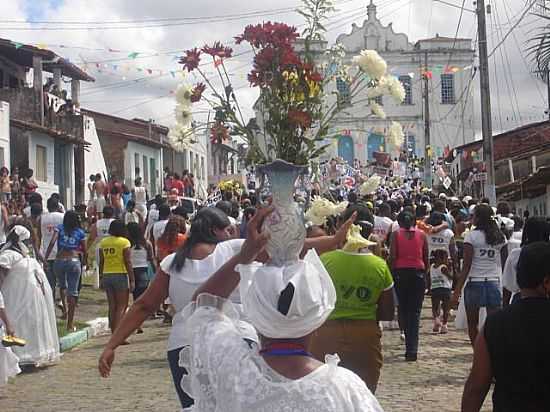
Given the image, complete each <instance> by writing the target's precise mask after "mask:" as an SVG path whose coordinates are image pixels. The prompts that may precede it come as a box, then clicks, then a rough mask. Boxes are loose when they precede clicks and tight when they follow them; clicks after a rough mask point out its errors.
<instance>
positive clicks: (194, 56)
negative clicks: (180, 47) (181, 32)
mask: <svg viewBox="0 0 550 412" xmlns="http://www.w3.org/2000/svg"><path fill="white" fill-rule="evenodd" d="M200 61H201V51H200V50H198V49H197V48H196V47H195V48H194V49H191V50H187V51H186V52H185V56H183V57H182V58H181V59H180V64H183V68H184V69H187V71H188V72H192V71H193V70H195V69H196V68H197V67H199V63H200Z"/></svg>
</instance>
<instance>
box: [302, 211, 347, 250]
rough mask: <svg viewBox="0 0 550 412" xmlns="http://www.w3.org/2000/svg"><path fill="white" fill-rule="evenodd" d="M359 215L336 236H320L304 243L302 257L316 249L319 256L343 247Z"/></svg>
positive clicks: (308, 239) (341, 227) (338, 231)
mask: <svg viewBox="0 0 550 412" xmlns="http://www.w3.org/2000/svg"><path fill="white" fill-rule="evenodd" d="M356 217H357V213H354V214H353V215H352V216H351V217H350V218H349V219H348V220H347V221H346V222H344V224H343V225H342V226H340V228H339V229H338V230H337V231H336V233H335V234H334V236H320V237H315V238H307V239H306V240H305V241H304V249H303V250H302V256H305V254H306V252H307V251H308V250H310V249H315V250H316V252H317V254H318V255H322V254H323V253H326V252H330V251H331V250H334V249H336V248H338V247H339V246H340V245H343V244H344V243H345V242H346V238H347V236H348V231H349V228H350V227H351V225H352V224H353V222H355V218H356Z"/></svg>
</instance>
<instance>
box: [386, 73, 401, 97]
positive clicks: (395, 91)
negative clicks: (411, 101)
mask: <svg viewBox="0 0 550 412" xmlns="http://www.w3.org/2000/svg"><path fill="white" fill-rule="evenodd" d="M383 80H384V86H385V87H386V89H387V90H388V92H389V94H390V96H391V97H393V98H394V99H395V101H396V102H397V103H402V102H403V100H405V88H404V87H403V84H402V83H401V82H400V81H399V79H398V78H397V77H394V76H391V75H390V76H384V77H383Z"/></svg>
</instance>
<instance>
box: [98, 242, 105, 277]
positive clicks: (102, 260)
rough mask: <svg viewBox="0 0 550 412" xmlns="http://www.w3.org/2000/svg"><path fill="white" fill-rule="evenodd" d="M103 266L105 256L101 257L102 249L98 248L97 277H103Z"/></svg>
mask: <svg viewBox="0 0 550 412" xmlns="http://www.w3.org/2000/svg"><path fill="white" fill-rule="evenodd" d="M104 265H105V256H104V255H103V249H101V248H99V262H98V267H99V276H100V277H101V276H103V266H104Z"/></svg>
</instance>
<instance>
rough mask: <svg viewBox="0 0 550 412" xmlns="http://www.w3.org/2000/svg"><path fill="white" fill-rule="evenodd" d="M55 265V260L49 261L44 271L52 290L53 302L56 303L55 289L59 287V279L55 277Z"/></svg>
mask: <svg viewBox="0 0 550 412" xmlns="http://www.w3.org/2000/svg"><path fill="white" fill-rule="evenodd" d="M54 263H55V260H48V261H47V262H46V264H45V265H44V271H45V272H46V278H47V279H48V283H49V284H50V287H51V288H52V293H53V300H54V302H55V287H56V286H57V279H56V276H55V271H54V269H53V266H54Z"/></svg>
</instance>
